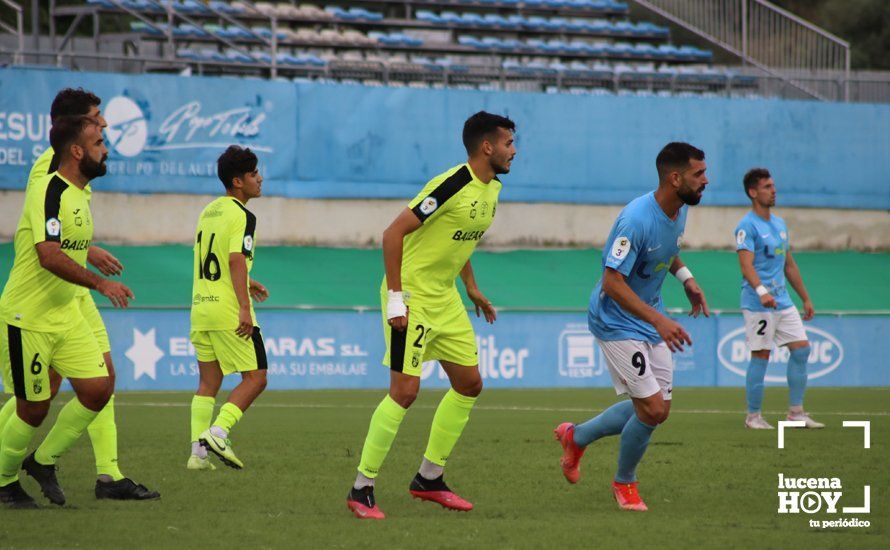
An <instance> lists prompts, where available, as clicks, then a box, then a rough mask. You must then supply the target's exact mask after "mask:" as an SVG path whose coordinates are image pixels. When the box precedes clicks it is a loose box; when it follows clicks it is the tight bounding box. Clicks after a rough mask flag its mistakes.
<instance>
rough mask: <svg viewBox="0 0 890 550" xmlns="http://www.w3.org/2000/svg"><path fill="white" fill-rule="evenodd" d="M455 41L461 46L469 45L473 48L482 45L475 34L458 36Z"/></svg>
mask: <svg viewBox="0 0 890 550" xmlns="http://www.w3.org/2000/svg"><path fill="white" fill-rule="evenodd" d="M457 43H458V44H461V45H463V46H471V47H473V48H480V47H482V41H481V40H479V39H478V38H476V37H475V36H466V35H464V36H458V37H457Z"/></svg>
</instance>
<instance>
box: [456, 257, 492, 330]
mask: <svg viewBox="0 0 890 550" xmlns="http://www.w3.org/2000/svg"><path fill="white" fill-rule="evenodd" d="M460 278H461V280H462V281H463V282H464V287H465V288H466V289H467V296H468V297H469V298H470V300H471V301H472V302H473V304H474V305H475V306H476V317H479V315H480V314H485V320H486V321H487V322H489V323H494V322H495V320H496V319H497V318H498V314H497V311H495V309H494V306H493V305H491V302H489V301H488V298H486V297H485V295H484V294H482V291H481V290H479V286H478V285H477V284H476V276H475V275H474V274H473V266H472V265H471V264H470V260H467V263H466V264H464V266H463V268H461V270H460Z"/></svg>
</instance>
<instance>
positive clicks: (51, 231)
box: [46, 218, 62, 237]
mask: <svg viewBox="0 0 890 550" xmlns="http://www.w3.org/2000/svg"><path fill="white" fill-rule="evenodd" d="M61 232H62V224H60V223H59V220H58V219H57V218H50V219H48V220H46V234H47V235H49V236H50V237H58V236H59V234H60V233H61Z"/></svg>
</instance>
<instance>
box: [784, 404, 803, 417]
mask: <svg viewBox="0 0 890 550" xmlns="http://www.w3.org/2000/svg"><path fill="white" fill-rule="evenodd" d="M788 412H789V413H790V414H793V415H799V414H803V405H794V406H792V407H788Z"/></svg>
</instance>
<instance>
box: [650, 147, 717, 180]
mask: <svg viewBox="0 0 890 550" xmlns="http://www.w3.org/2000/svg"><path fill="white" fill-rule="evenodd" d="M692 159H695V160H705V152H704V151H702V150H701V149H699V148H698V147H695V146H694V145H689V144H688V143H683V142H681V141H672V142H670V143H668V144H667V145H665V146H664V147H663V148H662V149H661V151H660V152H659V153H658V156H657V157H655V168H656V169H657V170H658V177H659V178H661V177H664V176H666V175H667V174H668V173H669V172H672V171H674V170H682V169H683V168H686V167H687V166H689V161H690V160H692Z"/></svg>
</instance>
